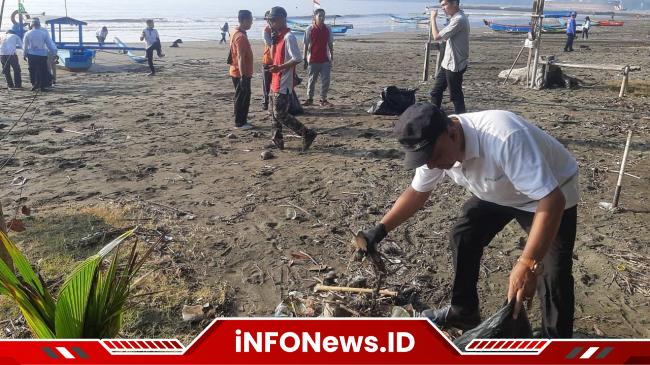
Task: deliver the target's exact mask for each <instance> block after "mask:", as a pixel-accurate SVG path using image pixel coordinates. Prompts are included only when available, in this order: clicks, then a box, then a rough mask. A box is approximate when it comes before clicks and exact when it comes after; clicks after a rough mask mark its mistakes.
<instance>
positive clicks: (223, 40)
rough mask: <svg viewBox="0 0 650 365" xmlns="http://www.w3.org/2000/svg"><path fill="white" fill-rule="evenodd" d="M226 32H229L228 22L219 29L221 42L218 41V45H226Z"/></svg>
mask: <svg viewBox="0 0 650 365" xmlns="http://www.w3.org/2000/svg"><path fill="white" fill-rule="evenodd" d="M228 32H229V27H228V22H225V23H223V26H222V27H221V40H220V41H219V44H221V43H226V35H228Z"/></svg>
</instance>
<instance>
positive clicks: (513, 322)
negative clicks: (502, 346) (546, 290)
mask: <svg viewBox="0 0 650 365" xmlns="http://www.w3.org/2000/svg"><path fill="white" fill-rule="evenodd" d="M514 309H515V300H514V299H513V300H512V301H511V302H510V303H508V304H506V305H505V306H504V307H503V308H501V309H500V310H499V311H498V312H497V313H496V314H495V315H493V316H492V317H490V318H488V319H486V320H485V321H483V322H482V323H481V324H479V325H478V327H476V328H473V329H471V330H469V331H467V332H465V333H463V335H462V336H460V337H458V338H457V339H455V340H454V345H456V346H457V347H458V348H459V349H461V350H463V351H465V347H467V345H469V343H470V342H472V340H474V339H489V338H531V337H533V330H532V328H531V327H530V322H529V321H528V315H526V310H525V309H524V308H523V307H522V308H521V311H519V316H518V317H517V319H514V318H512V313H513V312H514Z"/></svg>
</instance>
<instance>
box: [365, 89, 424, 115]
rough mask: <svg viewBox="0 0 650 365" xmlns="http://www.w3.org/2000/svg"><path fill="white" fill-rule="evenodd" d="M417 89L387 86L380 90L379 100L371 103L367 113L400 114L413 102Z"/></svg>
mask: <svg viewBox="0 0 650 365" xmlns="http://www.w3.org/2000/svg"><path fill="white" fill-rule="evenodd" d="M416 91H417V89H400V88H398V87H397V86H388V87H386V88H384V90H383V91H382V92H381V100H380V101H378V102H377V103H375V104H373V105H372V106H371V107H370V109H368V113H370V114H375V115H400V114H402V113H403V112H404V111H405V110H406V109H407V108H408V107H409V106H411V105H413V104H415V92H416Z"/></svg>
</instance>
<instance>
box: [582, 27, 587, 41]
mask: <svg viewBox="0 0 650 365" xmlns="http://www.w3.org/2000/svg"><path fill="white" fill-rule="evenodd" d="M582 39H589V28H582Z"/></svg>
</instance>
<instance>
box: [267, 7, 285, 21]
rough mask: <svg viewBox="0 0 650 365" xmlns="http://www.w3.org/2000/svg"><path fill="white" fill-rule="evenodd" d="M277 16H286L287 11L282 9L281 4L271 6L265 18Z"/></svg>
mask: <svg viewBox="0 0 650 365" xmlns="http://www.w3.org/2000/svg"><path fill="white" fill-rule="evenodd" d="M278 17H284V18H286V17H287V11H286V10H284V8H283V7H281V6H274V7H272V8H271V10H270V11H269V16H268V18H267V19H273V18H278Z"/></svg>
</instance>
